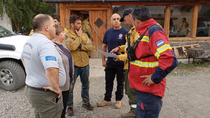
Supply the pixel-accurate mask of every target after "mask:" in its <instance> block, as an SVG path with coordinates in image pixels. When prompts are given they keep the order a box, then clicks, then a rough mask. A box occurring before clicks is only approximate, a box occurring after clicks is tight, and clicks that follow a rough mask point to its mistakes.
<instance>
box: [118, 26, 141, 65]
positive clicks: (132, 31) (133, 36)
mask: <svg viewBox="0 0 210 118" xmlns="http://www.w3.org/2000/svg"><path fill="white" fill-rule="evenodd" d="M128 34H131V35H130V45H133V42H134V41H135V40H136V39H137V37H138V32H136V28H135V26H133V27H132V28H131V29H130V31H129V32H128ZM128 34H126V35H125V39H126V44H125V45H121V46H119V47H120V50H119V51H118V53H121V52H124V54H120V55H119V59H120V61H124V69H128V58H127V53H126V49H127V47H128V39H127V38H128V37H127V35H128Z"/></svg>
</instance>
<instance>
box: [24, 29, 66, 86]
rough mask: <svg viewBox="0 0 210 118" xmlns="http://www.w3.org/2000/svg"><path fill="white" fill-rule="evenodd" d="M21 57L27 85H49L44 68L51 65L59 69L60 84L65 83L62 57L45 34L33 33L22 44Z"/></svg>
mask: <svg viewBox="0 0 210 118" xmlns="http://www.w3.org/2000/svg"><path fill="white" fill-rule="evenodd" d="M21 59H22V60H23V61H24V65H25V70H26V84H27V85H29V86H31V87H36V88H42V87H43V86H50V83H49V82H48V79H47V76H46V73H45V70H46V69H48V68H51V67H53V68H58V69H59V84H60V86H63V85H64V84H65V82H66V74H65V70H64V67H63V63H62V58H61V56H60V55H59V53H58V52H57V50H56V49H55V46H54V43H53V42H52V41H50V40H49V39H48V38H47V37H46V36H45V35H43V34H39V33H34V35H32V36H31V37H30V38H29V39H28V41H27V42H26V44H25V45H24V48H23V51H22V55H21Z"/></svg>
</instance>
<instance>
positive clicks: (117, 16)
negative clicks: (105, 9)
mask: <svg viewBox="0 0 210 118" xmlns="http://www.w3.org/2000/svg"><path fill="white" fill-rule="evenodd" d="M113 18H121V17H120V15H119V14H118V13H114V14H112V16H111V20H112V19H113Z"/></svg>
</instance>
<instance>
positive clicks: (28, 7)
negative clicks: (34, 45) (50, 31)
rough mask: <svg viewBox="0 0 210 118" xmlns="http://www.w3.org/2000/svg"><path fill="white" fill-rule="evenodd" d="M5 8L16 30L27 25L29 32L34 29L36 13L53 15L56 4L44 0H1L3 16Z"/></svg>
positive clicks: (0, 6) (0, 5)
mask: <svg viewBox="0 0 210 118" xmlns="http://www.w3.org/2000/svg"><path fill="white" fill-rule="evenodd" d="M4 10H5V12H6V13H7V14H8V16H9V18H10V19H11V21H12V27H13V30H14V31H16V32H19V31H20V30H21V28H22V27H25V29H26V32H27V33H28V32H30V30H31V29H32V20H33V17H34V16H35V15H36V14H39V13H44V14H49V15H53V13H54V12H55V7H54V4H48V3H45V2H43V0H0V16H1V17H3V12H4Z"/></svg>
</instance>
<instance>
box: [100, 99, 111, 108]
mask: <svg viewBox="0 0 210 118" xmlns="http://www.w3.org/2000/svg"><path fill="white" fill-rule="evenodd" d="M109 105H112V102H111V101H106V100H103V101H101V102H98V103H97V106H98V107H104V106H109Z"/></svg>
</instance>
